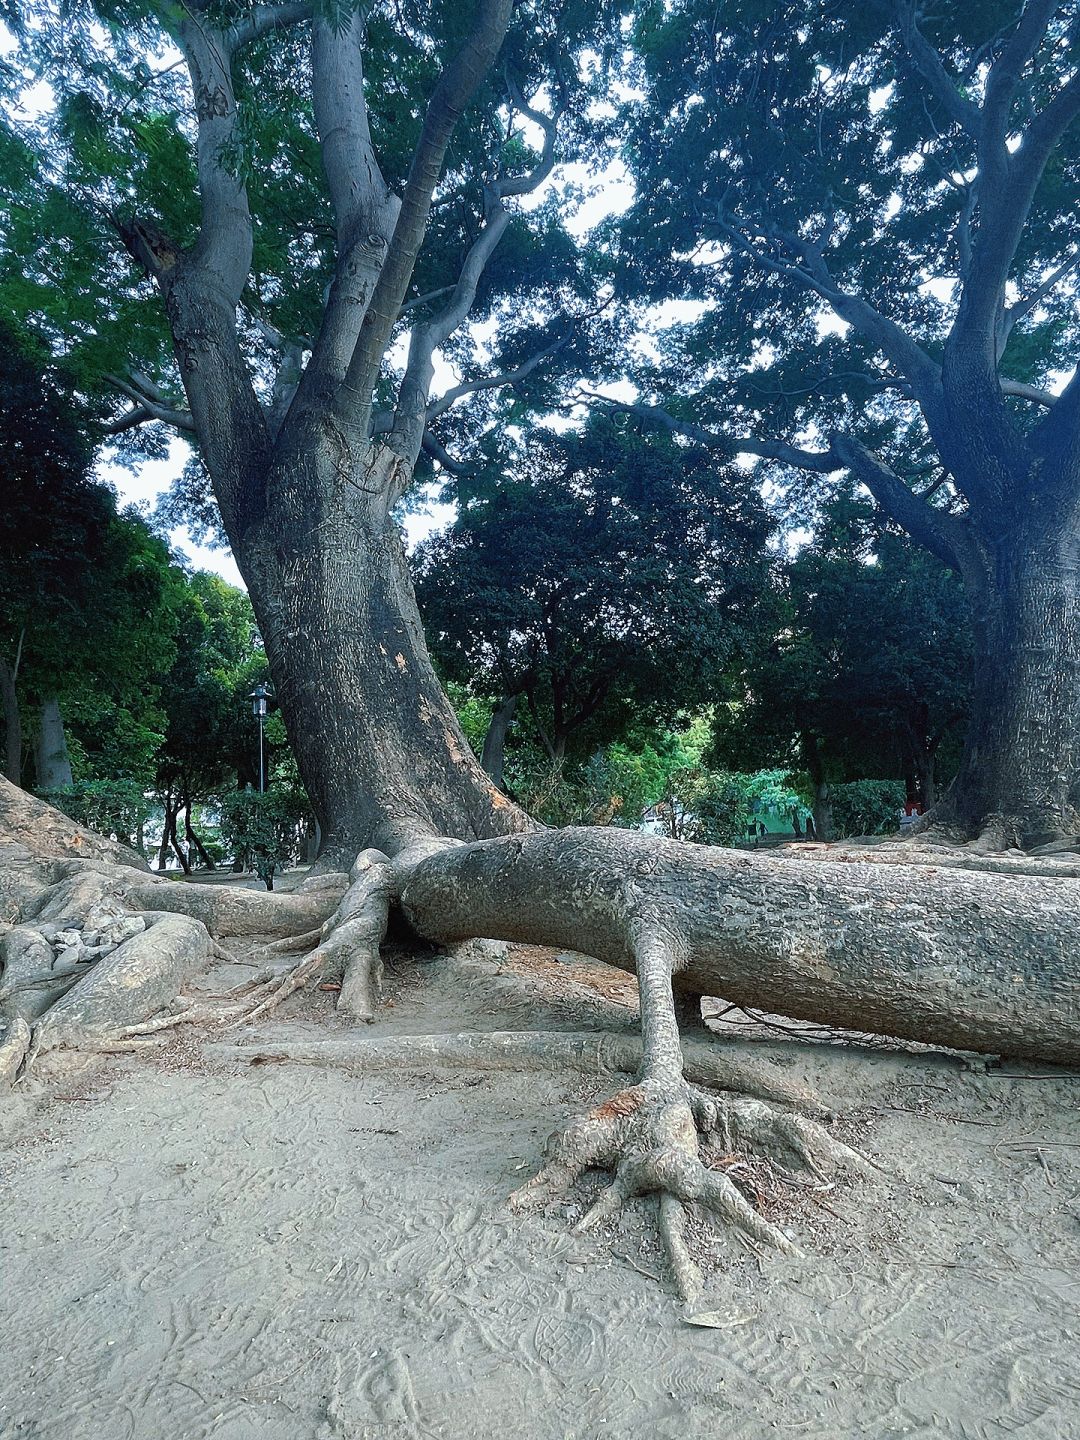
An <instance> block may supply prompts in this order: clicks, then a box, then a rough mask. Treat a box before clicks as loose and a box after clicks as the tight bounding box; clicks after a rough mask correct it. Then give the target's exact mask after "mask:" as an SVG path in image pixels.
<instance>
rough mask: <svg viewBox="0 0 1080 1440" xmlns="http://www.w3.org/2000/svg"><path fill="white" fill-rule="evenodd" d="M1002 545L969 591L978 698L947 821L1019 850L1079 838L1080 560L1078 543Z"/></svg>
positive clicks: (1026, 538)
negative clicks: (1054, 841) (971, 600)
mask: <svg viewBox="0 0 1080 1440" xmlns="http://www.w3.org/2000/svg"><path fill="white" fill-rule="evenodd" d="M1037 523H1039V522H1038V521H1037V519H1036V518H1035V517H1029V521H1028V524H1027V525H1026V526H1025V527H1024V528H1023V529H1021V530H1020V531H1019V533H1015V534H1013V535H1011V536H1009V537H1008V539H1007V540H1002V541H1001V542H1000V544H999V547H998V555H997V559H996V565H995V566H994V567H993V569H992V570H990V569H989V567H988V569H987V572H986V573H980V574H979V575H977V576H976V577H974V578H973V577H970V576H968V577H965V578H966V579H967V580H968V588H969V591H972V592H973V606H972V609H973V621H974V627H975V638H976V659H975V694H974V704H973V709H972V715H971V721H970V723H969V726H968V731H967V741H966V744H965V748H964V755H963V759H962V761H961V765H960V771H959V774H958V775H957V778H956V781H955V783H954V785H953V788H952V791H951V793H950V795H949V797H948V799H947V801H946V802H945V806H944V813H945V818H949V819H952V818H955V820H956V821H957V822H958V823H959V824H960V825H961V826H962V827H963V828H964V829H965V830H968V831H971V832H972V833H979V832H980V831H981V832H987V833H988V834H989V835H990V836H991V837H992V838H993V839H994V840H995V842H996V843H997V844H998V845H1006V846H1007V845H1019V846H1021V847H1022V848H1024V849H1030V848H1031V847H1033V846H1036V845H1039V844H1042V843H1045V842H1047V841H1050V840H1056V839H1060V838H1062V837H1070V838H1076V837H1078V836H1080V563H1078V558H1077V555H1076V553H1075V552H1076V546H1075V541H1074V540H1073V539H1072V538H1071V537H1068V536H1064V537H1062V536H1059V535H1058V534H1057V533H1056V532H1055V535H1054V538H1053V541H1052V542H1048V541H1047V539H1046V537H1045V536H1043V535H1033V534H1032V533H1031V531H1032V530H1034V529H1035V528H1036V525H1037Z"/></svg>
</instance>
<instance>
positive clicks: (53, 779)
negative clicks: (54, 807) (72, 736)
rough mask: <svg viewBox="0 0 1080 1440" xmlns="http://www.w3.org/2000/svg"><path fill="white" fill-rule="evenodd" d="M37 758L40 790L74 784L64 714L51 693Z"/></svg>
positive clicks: (43, 718) (38, 738)
mask: <svg viewBox="0 0 1080 1440" xmlns="http://www.w3.org/2000/svg"><path fill="white" fill-rule="evenodd" d="M35 759H36V770H37V787H38V789H39V790H60V789H63V788H65V787H66V786H69V785H72V784H74V778H73V776H72V774H71V759H70V757H69V755H68V748H67V737H66V736H65V734H64V717H63V716H62V715H61V713H60V701H59V700H58V699H57V697H56V696H55V695H52V696H50V697H49V699H48V700H46V701H45V703H44V704H43V705H42V707H41V721H40V725H39V728H38V736H37V751H36V756H35Z"/></svg>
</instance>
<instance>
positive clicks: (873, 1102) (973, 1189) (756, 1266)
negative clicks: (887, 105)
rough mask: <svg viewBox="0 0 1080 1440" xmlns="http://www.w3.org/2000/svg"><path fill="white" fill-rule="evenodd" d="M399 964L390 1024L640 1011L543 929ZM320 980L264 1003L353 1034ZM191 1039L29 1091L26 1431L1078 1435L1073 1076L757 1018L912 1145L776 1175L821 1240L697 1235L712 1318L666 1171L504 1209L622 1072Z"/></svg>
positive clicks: (22, 1328)
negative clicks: (466, 954) (849, 1164)
mask: <svg viewBox="0 0 1080 1440" xmlns="http://www.w3.org/2000/svg"><path fill="white" fill-rule="evenodd" d="M235 979H236V976H235V973H234V974H232V975H227V976H226V975H222V974H218V975H215V976H213V977H211V978H210V982H209V983H210V984H211V985H213V986H216V987H217V988H222V987H223V986H224V985H225V984H226V983H232V982H234V981H235ZM597 991H599V992H601V994H602V996H603V998H600V997H599V996H598V995H597V993H596V992H597ZM389 995H390V1000H391V1002H392V1004H391V1006H390V1008H388V1009H387V1010H386V1012H385V1018H384V1020H383V1021H382V1022H381V1028H382V1029H383V1030H385V1031H388V1032H391V1033H405V1032H430V1031H440V1030H448V1031H457V1030H466V1029H477V1030H483V1029H500V1028H505V1029H511V1028H518V1029H520V1028H527V1027H533V1028H538V1029H551V1028H558V1027H567V1028H575V1029H581V1028H589V1027H592V1026H596V1027H602V1026H604V1025H610V1024H612V1023H614V1024H618V1025H622V1026H626V1025H628V1024H632V1023H633V1018H634V1010H633V1008H632V1001H633V989H632V984H630V985H628V983H627V981H626V978H625V977H622V976H620V975H618V974H616V973H614V972H611V971H606V970H604V971H598V970H596V969H591V970H590V969H588V968H585V967H580V966H574V965H565V964H558V963H556V962H555V960H554V958H553V957H552V956H551V955H550V954H543V953H540V952H515V954H514V955H513V956H511V958H510V960H509V961H508V962H506V963H504V964H502V965H501V966H499V965H497V964H496V963H495V962H493V961H490V960H474V961H472V962H468V963H465V964H462V963H455V962H451V961H448V960H444V959H428V960H427V961H416V960H409V961H407V962H406V961H404V960H399V961H397V962H394V963H393V964H392V966H391V974H390V980H389ZM626 1002H630V1003H629V1004H628V1003H626ZM331 1005H332V997H330V996H329V995H326V994H321V993H316V994H315V995H311V996H303V997H299V998H298V999H297V1000H295V1001H294V1002H291V1008H290V1009H288V1010H287V1011H286V1012H285V1013H284V1014H283V1016H282V1018H281V1019H279V1020H278V1021H277V1022H276V1023H274V1024H273V1025H270V1026H266V1027H264V1028H263V1030H262V1031H260V1033H261V1034H263V1035H265V1036H267V1037H273V1038H276V1039H282V1038H286V1037H289V1036H300V1035H321V1034H326V1033H328V1032H335V1033H342V1027H340V1026H339V1025H338V1023H337V1022H336V1020H335V1018H334V1016H333V1013H332V1009H331ZM240 1033H241V1034H242V1033H243V1032H240ZM367 1033H371V1032H367ZM759 1033H760V1032H759ZM204 1038H205V1037H203V1036H201V1035H196V1034H194V1033H193V1032H191V1031H190V1030H187V1031H185V1032H183V1033H182V1034H181V1035H180V1036H179V1037H178V1039H177V1040H176V1041H175V1042H174V1043H173V1044H172V1045H171V1046H170V1048H169V1049H168V1050H167V1051H166V1052H164V1054H162V1055H161V1056H159V1057H157V1058H148V1057H139V1058H138V1059H113V1060H109V1061H107V1062H104V1063H100V1064H98V1065H97V1066H96V1067H95V1068H94V1069H92V1070H91V1071H89V1072H88V1073H86V1074H84V1075H82V1076H81V1077H79V1078H77V1079H67V1080H56V1079H54V1080H52V1081H50V1082H48V1083H46V1082H45V1081H44V1080H41V1081H34V1082H32V1084H31V1087H30V1088H29V1090H26V1089H25V1087H24V1092H23V1093H22V1094H19V1093H18V1092H17V1093H16V1097H15V1098H14V1099H13V1101H12V1102H10V1103H9V1104H8V1105H7V1106H6V1108H5V1111H4V1114H3V1117H2V1120H0V1216H2V1218H3V1224H2V1226H0V1436H2V1437H3V1440H15V1437H19V1440H29V1437H35V1440H37V1437H40V1440H46V1437H48V1440H196V1437H200V1440H201V1437H206V1440H209V1437H214V1440H248V1437H250V1440H368V1437H370V1440H383V1437H385V1440H413V1437H417V1440H419V1437H430V1436H445V1437H453V1440H489V1437H490V1440H496V1437H507V1440H515V1437H521V1440H594V1437H605V1440H606V1437H616V1440H617V1437H623V1436H625V1437H630V1436H634V1437H639V1436H640V1437H644V1440H651V1437H655V1440H694V1437H705V1436H709V1437H712V1436H723V1437H724V1440H741V1437H745V1440H753V1437H762V1436H769V1435H773V1434H778V1435H783V1436H788V1435H791V1436H800V1437H814V1440H847V1437H851V1440H855V1437H858V1440H867V1437H883V1440H884V1437H893V1436H914V1437H920V1440H932V1437H933V1440H937V1437H949V1440H951V1437H961V1440H997V1437H1003V1436H1023V1437H1031V1440H1035V1437H1039V1440H1043V1437H1045V1440H1069V1437H1077V1436H1080V1196H1078V1192H1080V1126H1078V1124H1077V1120H1076V1100H1077V1098H1078V1097H1080V1078H1077V1079H1070V1078H1067V1077H1060V1078H1049V1079H1020V1078H1009V1077H1008V1075H1007V1073H1005V1072H1002V1071H999V1072H997V1073H990V1074H977V1073H968V1072H965V1071H964V1070H962V1068H961V1066H960V1064H959V1062H958V1061H957V1060H956V1059H954V1058H945V1057H939V1056H933V1055H911V1054H898V1053H895V1052H888V1051H882V1050H880V1049H879V1050H861V1049H855V1048H851V1047H840V1046H835V1045H820V1044H818V1045H813V1044H804V1043H793V1042H791V1041H788V1040H785V1039H778V1040H775V1041H768V1040H766V1041H765V1042H764V1049H765V1050H766V1051H767V1052H768V1053H770V1054H773V1055H775V1057H776V1059H777V1063H778V1064H782V1065H785V1066H787V1067H789V1073H795V1074H799V1075H803V1076H804V1077H805V1078H806V1079H807V1080H809V1081H811V1082H813V1083H814V1084H815V1085H817V1086H818V1087H819V1088H820V1091H821V1092H822V1093H823V1095H825V1096H826V1097H827V1098H829V1099H830V1100H831V1101H833V1102H834V1103H835V1104H837V1105H838V1107H839V1108H840V1109H841V1111H842V1112H843V1114H844V1116H845V1118H844V1119H843V1120H842V1121H841V1127H842V1133H844V1134H845V1135H848V1136H852V1137H854V1138H855V1139H856V1140H857V1142H858V1143H861V1144H863V1145H864V1146H865V1148H867V1150H868V1151H869V1152H871V1153H872V1154H874V1155H875V1156H877V1157H879V1158H880V1159H881V1160H883V1161H884V1162H886V1163H888V1164H890V1165H892V1166H893V1167H894V1168H895V1171H896V1172H897V1173H895V1174H894V1175H893V1177H892V1178H891V1179H889V1180H887V1181H885V1182H883V1183H880V1184H878V1183H874V1184H870V1185H867V1184H854V1185H841V1186H840V1187H838V1188H837V1189H836V1190H835V1191H831V1192H828V1194H827V1195H825V1196H819V1197H818V1201H823V1202H824V1203H823V1204H822V1203H818V1201H815V1200H814V1199H813V1198H812V1197H811V1196H810V1195H809V1194H808V1193H807V1192H805V1191H791V1190H785V1189H783V1188H782V1187H779V1186H777V1185H776V1184H775V1183H770V1182H769V1180H768V1177H767V1176H761V1177H759V1180H758V1184H759V1187H760V1189H761V1195H762V1199H763V1200H764V1202H765V1203H766V1205H767V1206H769V1207H771V1211H772V1213H775V1214H777V1215H780V1216H781V1217H782V1218H783V1223H785V1224H786V1225H787V1226H788V1227H789V1228H790V1230H791V1232H792V1233H793V1234H794V1235H795V1236H796V1237H797V1238H798V1239H799V1240H800V1243H801V1244H802V1245H803V1247H804V1249H805V1251H806V1256H805V1258H803V1259H799V1260H782V1259H778V1258H775V1257H772V1256H765V1257H762V1258H760V1259H759V1258H758V1257H756V1256H754V1255H752V1254H750V1253H749V1252H748V1251H747V1250H746V1249H745V1248H743V1246H741V1245H740V1244H738V1243H737V1242H735V1241H734V1240H732V1239H731V1238H730V1237H727V1236H724V1235H723V1234H720V1235H716V1236H715V1237H713V1238H709V1237H708V1236H706V1235H705V1234H704V1232H703V1233H702V1236H701V1237H700V1238H699V1246H700V1253H701V1255H702V1257H703V1259H704V1260H705V1262H706V1264H707V1269H708V1288H707V1292H706V1296H705V1298H704V1299H703V1301H702V1302H701V1304H700V1305H699V1306H698V1309H699V1310H700V1311H709V1312H712V1313H713V1317H714V1319H715V1320H716V1322H717V1328H698V1327H695V1326H692V1325H690V1324H688V1323H687V1320H686V1316H685V1313H684V1311H683V1310H682V1308H681V1307H680V1306H679V1304H678V1303H677V1302H676V1301H675V1299H674V1298H673V1297H672V1295H671V1293H670V1290H669V1288H668V1286H667V1283H666V1280H665V1279H664V1277H663V1275H662V1269H663V1267H662V1264H661V1261H660V1259H659V1256H658V1253H657V1249H656V1245H655V1242H654V1240H653V1236H652V1231H651V1216H652V1205H653V1202H651V1201H640V1202H637V1203H636V1204H635V1206H634V1207H633V1208H632V1210H631V1211H630V1213H629V1214H628V1215H627V1217H626V1218H625V1220H624V1221H623V1223H622V1224H620V1225H619V1226H618V1227H616V1228H615V1229H613V1230H612V1231H610V1232H608V1233H607V1234H604V1235H602V1236H599V1237H596V1238H591V1237H590V1238H584V1237H577V1236H574V1235H572V1234H571V1233H570V1229H569V1227H570V1224H571V1223H572V1220H573V1218H574V1216H575V1215H577V1214H580V1211H581V1205H582V1203H583V1199H584V1194H585V1192H584V1191H582V1192H580V1193H578V1194H576V1195H575V1196H573V1197H571V1198H570V1199H569V1200H568V1201H567V1203H566V1204H565V1205H560V1206H556V1207H554V1208H553V1210H552V1211H551V1212H550V1213H549V1214H547V1215H544V1216H541V1217H539V1218H532V1219H521V1218H518V1217H516V1216H512V1215H511V1214H510V1213H509V1212H508V1211H507V1209H506V1206H505V1199H506V1196H507V1195H508V1193H509V1192H510V1190H511V1189H513V1188H514V1187H515V1185H517V1184H519V1183H520V1182H521V1180H522V1179H523V1178H524V1177H525V1176H527V1175H528V1174H530V1173H531V1172H532V1171H533V1169H534V1167H535V1166H536V1164H537V1160H538V1157H539V1155H540V1151H541V1147H542V1144H543V1141H544V1139H545V1137H546V1136H547V1135H548V1134H549V1133H550V1132H551V1130H552V1129H553V1128H554V1127H555V1126H556V1125H557V1124H559V1123H560V1122H562V1121H563V1120H565V1119H566V1118H567V1117H568V1116H570V1115H571V1114H573V1113H575V1112H577V1111H578V1110H580V1109H581V1108H582V1107H583V1106H585V1105H587V1104H589V1103H592V1102H593V1101H594V1100H598V1099H600V1098H602V1097H603V1095H604V1094H605V1093H609V1092H610V1090H611V1089H612V1088H613V1087H612V1083H611V1081H610V1080H608V1081H604V1082H598V1081H597V1080H595V1079H592V1078H588V1077H582V1076H567V1077H566V1078H565V1079H563V1078H555V1079H552V1078H549V1077H544V1076H539V1075H535V1074H525V1075H515V1074H510V1073H507V1074H502V1075H493V1074H479V1073H475V1074H473V1073H470V1072H467V1071H464V1072H463V1071H457V1072H454V1071H450V1070H446V1071H441V1070H438V1069H434V1068H432V1067H430V1066H428V1067H427V1068H425V1069H422V1070H420V1071H418V1072H413V1073H400V1074H390V1075H388V1074H379V1075H369V1076H367V1077H364V1078H361V1079H358V1078H356V1077H354V1076H346V1075H343V1074H339V1073H336V1072H333V1071H326V1070H316V1069H312V1068H305V1067H302V1066H299V1065H294V1064H274V1065H262V1066H247V1065H244V1066H242V1065H240V1064H238V1063H235V1062H232V1061H229V1062H227V1063H226V1062H220V1061H217V1060H214V1059H213V1058H211V1057H210V1055H209V1052H204V1049H203V1041H204ZM717 1043H722V1041H718V1042H717ZM1007 1068H1008V1067H1007ZM1012 1068H1013V1069H1015V1070H1020V1069H1022V1070H1023V1072H1024V1074H1026V1075H1030V1074H1032V1073H1033V1072H1035V1071H1038V1070H1039V1067H1031V1066H1024V1067H1012ZM1039 1073H1041V1072H1039ZM656 1276H659V1277H660V1278H659V1279H658V1278H654V1277H656Z"/></svg>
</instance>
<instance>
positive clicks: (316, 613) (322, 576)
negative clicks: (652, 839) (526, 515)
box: [230, 425, 530, 864]
mask: <svg viewBox="0 0 1080 1440" xmlns="http://www.w3.org/2000/svg"><path fill="white" fill-rule="evenodd" d="M397 463H399V462H398V461H397V457H394V456H392V455H389V452H386V451H385V450H384V449H383V448H382V447H379V446H376V445H373V446H369V447H367V449H366V450H365V451H364V452H363V453H361V454H360V455H358V456H357V455H354V454H353V453H352V452H351V451H350V449H349V447H348V442H347V441H346V440H345V439H344V438H343V437H341V436H340V435H333V434H328V433H327V427H323V426H319V427H318V428H316V426H314V425H313V426H312V428H311V431H310V433H307V434H301V435H299V436H296V437H295V438H294V443H293V444H292V445H290V446H289V448H288V450H287V452H286V454H285V455H284V456H283V457H282V458H281V459H280V460H279V461H278V463H277V464H276V465H275V467H274V468H273V470H272V472H271V474H270V475H269V476H268V477H267V480H266V483H265V487H264V491H265V495H266V504H265V508H264V510H263V514H262V516H261V517H260V519H259V520H258V522H257V523H256V524H254V525H249V526H247V527H245V528H240V527H238V526H236V525H233V526H232V527H230V528H231V539H232V541H233V551H234V554H235V555H236V558H237V562H238V564H239V566H240V569H241V571H242V573H243V575H244V579H245V581H246V582H247V585H248V589H249V591H250V594H251V599H252V604H253V606H254V609H255V613H256V615H257V617H258V620H259V628H260V632H261V634H262V636H263V640H264V642H265V645H266V653H267V659H268V661H269V664H270V671H271V675H272V677H273V680H274V686H275V693H276V697H277V700H278V703H279V704H280V707H281V713H282V716H283V718H284V721H285V725H286V728H287V729H288V732H289V735H290V737H291V739H292V741H293V748H294V751H295V753H296V756H297V761H298V764H299V767H300V773H301V775H302V777H303V780H304V784H305V786H306V788H307V792H308V795H309V796H310V798H311V802H312V805H313V807H314V810H315V814H316V817H317V818H318V821H319V824H320V827H321V830H322V836H323V855H324V856H326V855H330V856H335V857H338V858H341V859H343V860H345V862H346V864H351V862H352V860H353V858H354V857H355V856H356V854H357V853H358V852H359V851H360V850H362V849H364V848H366V847H368V846H377V847H378V848H380V849H385V850H389V851H390V852H394V851H396V850H398V849H401V848H402V847H403V846H405V845H407V844H408V843H410V842H411V841H412V840H413V839H415V838H416V837H417V836H421V835H428V836H430V835H446V836H454V837H457V838H459V839H466V840H468V839H475V838H483V837H486V836H494V835H502V834H507V833H515V832H518V831H520V830H522V829H524V828H527V827H528V825H529V824H530V822H529V821H528V818H527V817H526V816H525V815H524V814H523V813H522V812H521V811H520V810H518V809H517V807H516V806H514V805H513V804H512V803H511V802H510V801H509V800H508V799H507V798H506V797H505V796H504V795H503V794H501V793H500V792H499V790H498V789H497V788H496V787H495V786H494V785H493V784H492V782H491V780H490V779H489V777H488V776H487V775H486V774H485V773H484V771H483V770H482V769H481V767H480V765H479V764H478V762H477V761H476V759H475V757H474V755H473V753H472V751H471V749H470V747H469V744H468V742H467V741H466V740H465V737H464V735H463V734H462V731H461V727H460V725H459V724H458V720H457V716H456V715H455V713H454V711H453V709H452V707H451V706H450V703H449V701H448V700H447V699H446V697H445V695H444V694H443V691H442V689H441V687H440V686H439V683H438V681H437V679H436V678H435V673H434V670H433V669H432V666H431V660H430V658H429V655H428V651H427V645H426V642H425V640H424V634H423V628H422V625H421V622H420V616H419V612H418V610H417V606H416V599H415V596H414V593H413V587H412V581H411V579H410V576H409V572H408V566H407V562H406V558H405V553H404V549H403V546H402V543H401V538H400V535H399V532H398V529H397V526H396V524H395V523H394V521H393V519H392V518H391V516H390V515H389V514H388V499H387V493H386V480H385V475H384V474H383V473H382V472H383V471H385V469H386V468H387V466H388V465H390V464H397ZM399 483H400V481H399Z"/></svg>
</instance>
